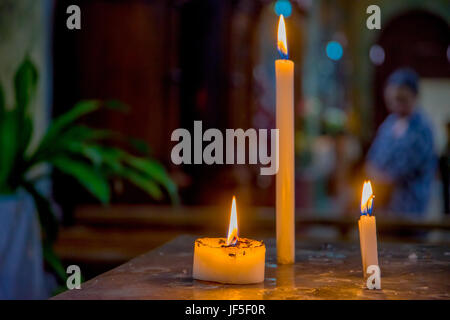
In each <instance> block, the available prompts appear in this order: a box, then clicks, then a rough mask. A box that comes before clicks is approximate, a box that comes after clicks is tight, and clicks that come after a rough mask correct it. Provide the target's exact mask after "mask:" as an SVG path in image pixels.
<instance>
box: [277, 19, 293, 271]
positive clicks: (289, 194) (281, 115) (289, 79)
mask: <svg viewBox="0 0 450 320" xmlns="http://www.w3.org/2000/svg"><path fill="white" fill-rule="evenodd" d="M278 51H279V52H280V55H281V59H278V60H276V61H275V75H276V123H277V128H278V129H279V137H280V138H279V149H278V150H279V169H278V173H277V177H276V224H277V228H276V230H277V261H278V263H280V264H291V263H294V262H295V167H294V63H293V62H292V61H291V60H288V50H287V40H286V27H285V23H284V18H283V15H280V20H279V22H278Z"/></svg>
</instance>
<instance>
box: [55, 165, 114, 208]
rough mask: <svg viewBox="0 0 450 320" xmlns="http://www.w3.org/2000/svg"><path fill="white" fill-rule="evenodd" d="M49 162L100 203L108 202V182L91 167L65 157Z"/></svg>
mask: <svg viewBox="0 0 450 320" xmlns="http://www.w3.org/2000/svg"><path fill="white" fill-rule="evenodd" d="M49 162H50V163H51V164H53V166H54V167H55V168H56V169H58V170H59V171H61V172H62V173H65V174H67V175H69V176H71V177H73V178H75V179H76V180H77V181H78V182H79V183H80V184H81V185H82V186H83V187H85V188H86V189H87V190H88V191H89V192H90V193H91V194H92V195H93V196H95V197H96V198H97V199H98V200H100V202H102V203H107V202H109V199H110V189H109V184H108V181H107V179H106V177H104V176H103V175H102V174H101V172H100V171H99V170H95V168H93V167H92V165H90V164H87V163H84V162H83V161H77V160H73V159H69V158H65V157H57V158H54V159H51V160H50V161H49Z"/></svg>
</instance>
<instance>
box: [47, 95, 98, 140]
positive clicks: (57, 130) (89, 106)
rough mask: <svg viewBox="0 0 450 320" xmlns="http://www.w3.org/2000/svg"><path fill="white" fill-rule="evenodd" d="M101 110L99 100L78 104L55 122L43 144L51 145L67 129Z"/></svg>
mask: <svg viewBox="0 0 450 320" xmlns="http://www.w3.org/2000/svg"><path fill="white" fill-rule="evenodd" d="M99 108H100V102H99V101H97V100H85V101H81V102H78V103H77V104H76V105H75V106H74V107H73V108H72V109H71V110H69V111H67V112H66V113H64V114H62V115H61V116H59V117H57V118H56V119H54V120H53V122H52V124H51V125H50V127H49V128H48V130H47V133H46V135H45V136H44V138H43V141H42V142H43V143H50V142H51V141H52V140H53V139H54V138H56V137H58V135H60V134H61V133H62V132H63V131H64V130H65V129H67V128H70V127H71V126H72V125H74V122H75V121H76V120H78V119H79V118H81V117H82V116H84V115H87V114H89V113H92V112H94V111H96V110H98V109H99Z"/></svg>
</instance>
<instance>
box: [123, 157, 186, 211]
mask: <svg viewBox="0 0 450 320" xmlns="http://www.w3.org/2000/svg"><path fill="white" fill-rule="evenodd" d="M125 162H126V163H127V164H128V165H130V166H131V167H133V168H134V169H136V170H139V171H140V172H142V173H144V174H145V175H147V176H148V177H149V178H152V179H154V180H155V181H157V182H158V183H160V184H162V185H163V186H164V187H165V188H166V190H167V191H168V193H169V196H170V197H171V200H172V201H173V202H174V203H178V201H179V199H178V189H177V185H176V184H175V183H174V182H173V181H172V179H170V177H169V175H168V174H167V172H166V170H165V169H164V167H163V166H162V165H161V164H160V163H158V162H157V161H155V160H151V159H146V158H139V157H135V156H131V155H127V156H126V157H125Z"/></svg>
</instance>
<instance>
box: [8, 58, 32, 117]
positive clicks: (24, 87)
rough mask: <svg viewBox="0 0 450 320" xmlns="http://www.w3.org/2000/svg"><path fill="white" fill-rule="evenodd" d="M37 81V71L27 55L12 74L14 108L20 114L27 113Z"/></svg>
mask: <svg viewBox="0 0 450 320" xmlns="http://www.w3.org/2000/svg"><path fill="white" fill-rule="evenodd" d="M37 82H38V71H37V69H36V67H35V65H34V64H33V63H32V62H31V60H30V59H29V58H28V57H27V58H25V60H24V61H23V62H22V63H21V64H20V66H19V68H18V69H17V72H16V74H15V76H14V89H15V97H16V108H17V110H18V112H19V114H20V116H24V115H25V114H26V113H27V111H28V107H29V106H30V102H31V100H32V99H33V98H34V95H35V93H36V87H37Z"/></svg>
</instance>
